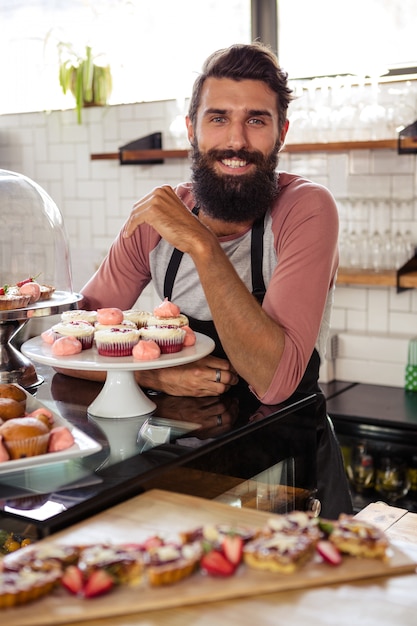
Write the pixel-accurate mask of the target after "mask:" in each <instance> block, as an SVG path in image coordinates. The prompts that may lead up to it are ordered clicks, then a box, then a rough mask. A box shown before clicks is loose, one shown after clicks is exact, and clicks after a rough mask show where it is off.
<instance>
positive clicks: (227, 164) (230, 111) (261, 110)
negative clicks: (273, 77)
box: [187, 78, 287, 222]
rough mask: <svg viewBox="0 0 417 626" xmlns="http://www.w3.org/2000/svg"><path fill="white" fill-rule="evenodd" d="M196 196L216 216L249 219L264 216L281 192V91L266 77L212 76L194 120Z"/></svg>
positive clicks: (193, 162)
mask: <svg viewBox="0 0 417 626" xmlns="http://www.w3.org/2000/svg"><path fill="white" fill-rule="evenodd" d="M187 124H188V134H189V139H190V142H191V144H192V155H191V156H192V171H193V183H194V192H195V195H196V200H197V202H198V204H199V205H200V206H201V208H202V209H203V210H204V212H205V213H206V214H208V215H210V216H211V217H214V218H217V219H222V220H224V221H227V222H246V221H252V220H254V219H256V218H257V217H258V216H261V215H263V214H264V213H265V211H266V210H267V209H268V208H269V207H270V206H271V204H272V202H273V200H274V198H275V196H276V192H277V185H276V174H275V169H276V167H277V163H278V151H279V148H280V146H281V143H282V142H283V140H284V139H285V134H286V129H287V126H285V128H284V129H283V132H282V133H281V134H280V133H279V119H278V111H277V107H276V96H275V94H274V93H273V92H271V91H270V90H269V88H268V87H267V86H266V85H265V84H264V83H262V82H260V81H253V80H243V81H235V80H231V79H224V78H222V79H215V78H209V79H207V80H206V82H205V84H204V87H203V92H202V97H201V103H200V106H199V109H198V113H197V123H196V127H195V128H194V127H193V126H192V124H191V122H190V121H189V120H187Z"/></svg>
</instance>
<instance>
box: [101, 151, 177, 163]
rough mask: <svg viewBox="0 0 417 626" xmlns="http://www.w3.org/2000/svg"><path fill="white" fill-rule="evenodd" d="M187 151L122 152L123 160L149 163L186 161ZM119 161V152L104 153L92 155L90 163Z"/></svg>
mask: <svg viewBox="0 0 417 626" xmlns="http://www.w3.org/2000/svg"><path fill="white" fill-rule="evenodd" d="M187 157H188V150H124V151H123V159H124V160H125V161H126V160H130V161H150V160H153V159H186V158H187ZM108 159H110V160H111V159H113V160H116V161H118V160H119V159H120V154H119V152H105V153H101V154H92V155H91V160H92V161H104V160H108Z"/></svg>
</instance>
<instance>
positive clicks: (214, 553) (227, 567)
mask: <svg viewBox="0 0 417 626" xmlns="http://www.w3.org/2000/svg"><path fill="white" fill-rule="evenodd" d="M200 567H201V569H202V570H203V571H205V572H207V574H210V576H231V575H232V574H233V572H234V571H235V566H234V565H233V563H231V562H230V561H228V560H227V559H226V557H225V556H224V554H222V553H221V552H219V551H218V550H211V552H207V553H206V554H204V555H203V556H202V557H201V561H200Z"/></svg>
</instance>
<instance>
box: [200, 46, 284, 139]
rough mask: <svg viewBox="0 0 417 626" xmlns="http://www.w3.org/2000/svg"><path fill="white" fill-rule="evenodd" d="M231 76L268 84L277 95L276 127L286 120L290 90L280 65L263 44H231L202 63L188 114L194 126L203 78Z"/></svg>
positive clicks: (233, 78) (234, 78) (235, 78)
mask: <svg viewBox="0 0 417 626" xmlns="http://www.w3.org/2000/svg"><path fill="white" fill-rule="evenodd" d="M210 77H213V78H231V79H232V80H237V81H239V80H248V79H249V80H259V81H262V82H264V83H265V84H266V85H268V87H269V89H270V90H271V91H273V92H274V93H275V94H276V96H277V110H278V116H279V126H280V129H281V128H282V126H283V125H284V123H285V120H286V119H287V109H288V105H289V103H290V102H291V100H292V95H291V94H292V90H291V89H290V88H289V87H288V83H287V81H288V74H287V73H286V72H285V71H284V70H283V69H282V68H281V67H280V65H279V63H278V59H277V58H276V56H275V55H274V53H273V52H272V50H270V48H268V47H267V46H265V45H264V44H261V43H258V42H254V43H252V44H234V45H232V46H230V47H229V48H223V49H221V50H217V52H213V54H211V55H210V56H209V57H208V58H207V59H206V61H205V62H204V65H203V69H202V71H201V74H199V76H198V77H197V79H196V81H195V83H194V86H193V91H192V94H191V100H190V106H189V109H188V115H189V117H190V120H191V122H192V124H193V126H195V124H196V121H197V110H198V107H199V105H200V100H201V92H202V89H203V85H204V82H205V80H206V79H207V78H210Z"/></svg>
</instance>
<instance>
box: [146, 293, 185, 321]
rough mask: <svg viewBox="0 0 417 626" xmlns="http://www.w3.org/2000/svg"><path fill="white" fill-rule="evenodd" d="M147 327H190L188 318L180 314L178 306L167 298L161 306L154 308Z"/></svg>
mask: <svg viewBox="0 0 417 626" xmlns="http://www.w3.org/2000/svg"><path fill="white" fill-rule="evenodd" d="M146 326H158V327H161V328H181V327H182V326H188V318H187V316H186V315H184V314H183V313H181V312H180V308H179V306H178V305H177V304H174V303H173V302H170V301H169V300H168V298H165V300H164V301H163V302H161V304H159V305H158V306H157V307H155V308H154V310H153V313H152V315H149V317H148V319H147V322H146Z"/></svg>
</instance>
